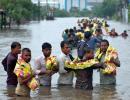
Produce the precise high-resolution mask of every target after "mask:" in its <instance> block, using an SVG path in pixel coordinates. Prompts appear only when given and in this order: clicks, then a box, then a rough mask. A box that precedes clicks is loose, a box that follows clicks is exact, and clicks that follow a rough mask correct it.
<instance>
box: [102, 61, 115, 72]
mask: <svg viewBox="0 0 130 100" xmlns="http://www.w3.org/2000/svg"><path fill="white" fill-rule="evenodd" d="M106 65H107V67H106V68H105V69H102V70H101V71H102V73H103V74H116V66H115V64H113V63H106Z"/></svg>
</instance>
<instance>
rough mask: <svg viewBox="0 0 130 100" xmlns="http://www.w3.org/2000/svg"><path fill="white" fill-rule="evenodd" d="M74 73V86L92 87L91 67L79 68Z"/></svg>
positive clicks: (79, 87) (80, 87) (81, 87)
mask: <svg viewBox="0 0 130 100" xmlns="http://www.w3.org/2000/svg"><path fill="white" fill-rule="evenodd" d="M75 73H76V78H77V79H76V84H75V88H78V89H87V90H88V89H93V84H92V81H93V68H87V69H82V70H81V69H79V70H76V71H75Z"/></svg>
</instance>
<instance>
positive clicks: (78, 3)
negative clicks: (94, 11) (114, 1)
mask: <svg viewBox="0 0 130 100" xmlns="http://www.w3.org/2000/svg"><path fill="white" fill-rule="evenodd" d="M102 2H103V0H64V8H63V9H65V10H66V11H69V10H70V9H71V8H72V7H76V8H79V9H80V10H82V9H86V8H88V7H89V6H93V5H94V4H98V3H102Z"/></svg>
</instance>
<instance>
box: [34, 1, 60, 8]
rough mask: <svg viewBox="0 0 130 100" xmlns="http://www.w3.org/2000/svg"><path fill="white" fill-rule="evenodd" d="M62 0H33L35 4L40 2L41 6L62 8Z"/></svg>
mask: <svg viewBox="0 0 130 100" xmlns="http://www.w3.org/2000/svg"><path fill="white" fill-rule="evenodd" d="M60 1H61V0H32V2H33V3H34V4H38V2H40V6H45V5H49V6H51V7H55V8H60V4H61V2H60Z"/></svg>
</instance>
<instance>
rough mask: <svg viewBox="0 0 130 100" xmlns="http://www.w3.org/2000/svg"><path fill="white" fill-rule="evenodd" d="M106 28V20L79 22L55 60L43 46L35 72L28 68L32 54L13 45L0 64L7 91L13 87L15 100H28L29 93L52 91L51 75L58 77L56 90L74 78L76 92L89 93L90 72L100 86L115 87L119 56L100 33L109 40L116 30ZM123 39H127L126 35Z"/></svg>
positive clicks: (67, 34)
mask: <svg viewBox="0 0 130 100" xmlns="http://www.w3.org/2000/svg"><path fill="white" fill-rule="evenodd" d="M108 27H109V25H108V24H107V21H105V20H99V19H82V20H78V22H77V26H76V27H74V28H72V29H65V30H64V32H63V34H62V37H63V41H61V43H60V47H61V54H60V55H59V56H58V57H56V56H53V55H52V54H51V52H52V45H51V44H50V43H48V42H45V43H43V44H42V46H41V47H42V52H43V54H42V55H40V56H39V57H37V58H36V59H35V61H34V65H35V68H34V69H33V68H32V67H31V64H30V60H31V50H30V49H29V48H23V49H22V50H21V44H20V43H19V42H13V43H12V44H11V51H10V52H9V53H8V54H7V56H6V57H5V58H4V59H3V60H2V65H3V66H4V70H5V71H6V72H7V87H16V89H15V93H16V95H17V96H29V95H30V90H32V91H35V89H37V88H40V87H42V86H44V87H51V80H52V75H54V74H55V73H58V74H59V78H58V80H57V84H58V86H73V84H74V83H73V79H74V77H76V83H75V86H74V87H75V88H76V89H84V90H92V89H93V70H99V73H100V84H101V85H102V84H104V85H116V68H117V67H120V61H119V58H118V52H117V50H116V49H115V48H113V47H112V46H111V45H110V44H109V41H108V40H106V39H103V32H102V29H104V30H106V33H107V34H109V35H110V36H117V35H118V34H117V33H116V35H113V34H114V33H113V32H115V30H112V31H111V32H109V31H108ZM110 33H111V34H112V35H111V34H110ZM122 36H125V37H126V36H128V34H127V32H126V31H124V32H123V33H122ZM74 50H76V53H73V52H74Z"/></svg>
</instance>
